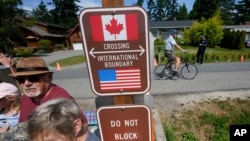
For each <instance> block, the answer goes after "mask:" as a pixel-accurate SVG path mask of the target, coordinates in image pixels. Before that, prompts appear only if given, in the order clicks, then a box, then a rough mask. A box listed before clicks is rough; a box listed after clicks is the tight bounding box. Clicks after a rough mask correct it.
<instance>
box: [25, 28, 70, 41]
mask: <svg viewBox="0 0 250 141" xmlns="http://www.w3.org/2000/svg"><path fill="white" fill-rule="evenodd" d="M23 28H25V29H27V30H29V31H31V32H33V33H36V34H38V35H39V36H41V37H45V36H46V37H59V38H62V37H66V35H63V34H51V33H48V32H45V31H43V30H42V29H40V28H38V27H37V26H31V27H23Z"/></svg>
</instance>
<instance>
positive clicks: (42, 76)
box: [11, 57, 53, 98]
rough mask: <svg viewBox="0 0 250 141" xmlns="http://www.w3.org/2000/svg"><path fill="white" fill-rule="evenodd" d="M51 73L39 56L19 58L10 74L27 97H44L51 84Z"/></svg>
mask: <svg viewBox="0 0 250 141" xmlns="http://www.w3.org/2000/svg"><path fill="white" fill-rule="evenodd" d="M52 74H53V72H51V71H49V68H48V67H47V65H46V63H45V61H44V60H43V59H42V58H40V57H28V58H20V59H19V61H18V63H17V67H16V72H15V73H13V74H11V76H13V77H14V78H15V79H16V80H17V81H18V83H19V85H20V86H21V88H22V91H23V93H24V94H25V95H27V96H28V97H41V98H42V97H44V96H45V95H46V94H47V92H48V91H49V90H50V88H51V85H52V79H53V78H52Z"/></svg>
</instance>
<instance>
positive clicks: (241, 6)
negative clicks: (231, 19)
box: [236, 0, 250, 24]
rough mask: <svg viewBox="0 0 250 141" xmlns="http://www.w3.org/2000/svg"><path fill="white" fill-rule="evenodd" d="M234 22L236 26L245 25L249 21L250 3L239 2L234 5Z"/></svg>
mask: <svg viewBox="0 0 250 141" xmlns="http://www.w3.org/2000/svg"><path fill="white" fill-rule="evenodd" d="M236 10H237V15H236V18H237V19H236V21H237V24H245V23H246V22H247V21H250V1H249V0H239V1H238V3H237V4H236Z"/></svg>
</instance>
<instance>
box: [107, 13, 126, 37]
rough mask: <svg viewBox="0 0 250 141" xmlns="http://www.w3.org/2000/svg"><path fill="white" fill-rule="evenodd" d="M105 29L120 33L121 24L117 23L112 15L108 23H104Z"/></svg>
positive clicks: (111, 32)
mask: <svg viewBox="0 0 250 141" xmlns="http://www.w3.org/2000/svg"><path fill="white" fill-rule="evenodd" d="M105 26H106V30H107V31H109V32H110V34H111V35H112V34H114V35H115V39H116V34H120V32H121V31H122V30H123V24H120V23H117V20H116V19H115V18H114V17H113V18H112V20H110V24H107V25H105Z"/></svg>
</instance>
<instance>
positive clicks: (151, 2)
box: [147, 0, 155, 20]
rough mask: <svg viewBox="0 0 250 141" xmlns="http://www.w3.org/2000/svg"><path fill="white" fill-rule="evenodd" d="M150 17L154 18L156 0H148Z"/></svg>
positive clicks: (150, 18)
mask: <svg viewBox="0 0 250 141" xmlns="http://www.w3.org/2000/svg"><path fill="white" fill-rule="evenodd" d="M147 4H148V18H149V20H153V19H154V8H155V2H154V0H148V3H147Z"/></svg>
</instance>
